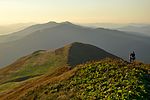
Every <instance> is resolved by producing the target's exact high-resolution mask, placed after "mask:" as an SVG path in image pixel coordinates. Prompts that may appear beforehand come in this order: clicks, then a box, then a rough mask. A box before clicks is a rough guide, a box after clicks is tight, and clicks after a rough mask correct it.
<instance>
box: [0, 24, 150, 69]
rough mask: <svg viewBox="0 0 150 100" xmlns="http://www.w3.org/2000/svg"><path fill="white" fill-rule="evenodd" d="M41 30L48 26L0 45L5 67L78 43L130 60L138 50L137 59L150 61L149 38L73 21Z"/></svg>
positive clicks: (0, 59)
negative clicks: (33, 53) (84, 25)
mask: <svg viewBox="0 0 150 100" xmlns="http://www.w3.org/2000/svg"><path fill="white" fill-rule="evenodd" d="M49 24H50V23H49ZM39 27H40V28H41V27H44V29H43V28H42V29H41V30H38V31H35V32H31V33H30V32H29V33H27V34H28V35H26V36H24V37H22V38H20V39H17V40H13V41H11V42H7V43H0V66H1V67H4V66H6V65H9V64H11V63H12V62H14V61H15V60H16V59H18V58H20V57H22V56H25V55H27V54H29V53H31V52H33V51H36V50H43V49H44V50H45V49H56V48H59V47H61V46H62V45H65V44H69V43H72V42H76V41H77V42H82V43H88V44H92V45H95V46H98V47H101V48H105V50H107V51H109V52H110V53H112V54H115V55H117V56H119V57H121V58H123V59H126V60H127V59H128V54H129V52H131V51H133V50H134V51H135V52H136V53H137V59H139V60H141V61H144V62H146V63H149V62H150V56H149V51H150V38H149V37H144V36H138V35H133V34H129V33H126V32H122V31H117V30H109V29H104V28H89V27H82V26H78V25H75V24H72V23H70V22H63V23H57V25H56V23H54V25H52V26H51V24H50V26H49V25H48V26H47V24H46V26H45V24H43V25H40V26H39ZM39 27H38V28H36V29H35V30H37V29H39ZM45 27H46V28H45ZM25 30H28V28H27V29H25ZM25 30H24V31H25ZM31 30H32V29H31ZM18 34H21V33H18Z"/></svg>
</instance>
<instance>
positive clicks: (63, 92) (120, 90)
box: [21, 59, 150, 100]
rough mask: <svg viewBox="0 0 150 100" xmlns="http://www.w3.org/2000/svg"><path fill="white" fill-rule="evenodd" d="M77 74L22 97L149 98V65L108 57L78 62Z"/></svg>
mask: <svg viewBox="0 0 150 100" xmlns="http://www.w3.org/2000/svg"><path fill="white" fill-rule="evenodd" d="M78 67H79V70H78V71H77V72H76V74H75V75H74V76H73V77H71V78H69V79H68V80H64V81H62V82H56V83H55V84H48V85H45V86H41V87H38V88H36V89H34V90H32V91H30V92H28V93H27V94H26V95H25V96H24V97H22V98H21V99H24V100H29V99H30V100H32V99H36V100H47V99H48V100H57V99H59V100H70V99H72V100H80V99H82V100H95V99H103V100H116V99H121V100H124V99H125V100H132V99H136V100H149V99H150V85H149V84H150V75H149V74H148V70H149V69H150V68H149V66H147V65H144V64H128V63H126V62H124V61H119V60H111V59H107V60H104V61H99V62H92V63H88V64H84V65H80V66H78Z"/></svg>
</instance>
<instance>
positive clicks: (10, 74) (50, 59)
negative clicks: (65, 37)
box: [0, 46, 69, 92]
mask: <svg viewBox="0 0 150 100" xmlns="http://www.w3.org/2000/svg"><path fill="white" fill-rule="evenodd" d="M68 49H69V46H66V47H64V48H61V49H59V51H57V50H56V51H37V52H34V53H33V54H31V55H29V56H26V57H23V58H21V59H19V60H18V61H16V62H15V63H14V64H12V65H10V66H8V67H6V68H3V69H1V70H0V92H3V91H5V90H9V89H11V88H15V87H16V86H18V85H19V82H20V83H22V81H25V80H28V79H31V78H34V77H36V76H41V75H43V74H45V73H51V72H52V71H53V70H55V69H57V67H60V66H66V64H67V53H68ZM59 52H61V53H59ZM9 84H11V85H9Z"/></svg>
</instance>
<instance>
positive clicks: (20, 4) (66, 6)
mask: <svg viewBox="0 0 150 100" xmlns="http://www.w3.org/2000/svg"><path fill="white" fill-rule="evenodd" d="M48 21H56V22H63V21H70V22H74V23H146V24H147V23H148V24H149V23H150V0H0V25H2V24H13V23H29V22H36V23H44V22H48Z"/></svg>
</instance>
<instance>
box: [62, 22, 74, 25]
mask: <svg viewBox="0 0 150 100" xmlns="http://www.w3.org/2000/svg"><path fill="white" fill-rule="evenodd" d="M60 24H63V25H74V24H73V23H71V22H69V21H65V22H62V23H60Z"/></svg>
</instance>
